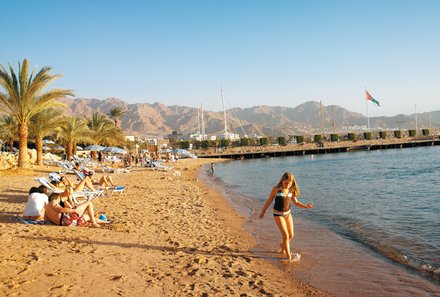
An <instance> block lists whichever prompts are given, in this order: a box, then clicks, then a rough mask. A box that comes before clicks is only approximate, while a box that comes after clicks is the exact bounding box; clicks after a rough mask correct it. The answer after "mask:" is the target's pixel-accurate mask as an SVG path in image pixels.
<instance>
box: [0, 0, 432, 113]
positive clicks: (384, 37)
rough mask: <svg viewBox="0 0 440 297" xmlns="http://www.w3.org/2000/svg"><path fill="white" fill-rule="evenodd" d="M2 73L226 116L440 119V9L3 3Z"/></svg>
mask: <svg viewBox="0 0 440 297" xmlns="http://www.w3.org/2000/svg"><path fill="white" fill-rule="evenodd" d="M0 28H1V30H0V36H1V43H0V64H2V65H7V63H11V64H12V65H13V66H14V67H17V65H18V61H21V60H23V59H24V58H28V59H29V60H30V62H31V66H32V67H35V66H37V67H39V68H41V67H43V66H50V67H52V68H53V72H54V73H61V74H63V78H61V79H60V80H58V81H57V82H56V83H55V84H54V86H57V87H64V88H68V89H73V90H74V91H75V94H76V96H77V97H82V98H97V99H106V98H108V97H118V98H120V99H122V100H124V101H126V102H128V103H141V102H143V103H153V102H156V101H159V102H161V103H164V104H166V105H183V106H192V107H195V106H199V105H200V103H202V102H203V105H204V108H205V109H207V110H214V111H218V110H221V108H222V105H221V97H220V87H223V89H224V94H225V105H226V108H231V107H251V106H255V105H270V106H279V105H282V106H289V107H295V106H297V105H299V104H301V103H303V102H306V101H309V100H317V101H319V100H322V102H323V104H324V105H326V106H327V105H333V104H336V105H339V106H342V107H345V108H347V109H349V110H351V111H355V112H360V113H363V114H366V106H365V95H364V94H365V87H366V88H367V89H368V91H369V92H370V94H371V95H372V96H373V97H374V98H375V99H376V100H378V101H379V102H380V103H381V107H380V108H378V107H376V106H375V105H373V104H371V103H370V104H369V106H368V110H369V115H370V116H382V115H383V116H391V115H396V114H399V113H403V114H412V113H414V110H415V104H417V112H425V111H433V110H440V89H439V87H440V1H438V0H432V1H430V0H419V1H416V0H369V1H338V0H321V1H319V0H303V1H295V0H288V1H278V0H270V1H269V0H262V1H260V0H236V1H228V0H217V1H215V0H201V1H191V0H181V1H167V0H161V1H157V0H156V1H129V0H127V1H122V0H115V1H111V0H102V1H94V0H63V1H60V0H39V1H33V0H26V1H24V0H0Z"/></svg>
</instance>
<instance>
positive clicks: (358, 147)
mask: <svg viewBox="0 0 440 297" xmlns="http://www.w3.org/2000/svg"><path fill="white" fill-rule="evenodd" d="M337 144H338V143H336V144H335V143H325V144H324V147H317V146H316V144H314V143H313V144H310V143H309V144H305V145H301V144H297V145H294V146H285V147H283V146H280V147H277V148H274V147H273V146H271V147H267V148H261V147H258V149H257V148H255V150H250V149H249V148H247V149H246V150H240V151H237V150H233V149H231V150H225V151H223V152H208V153H202V152H199V153H197V157H198V158H216V159H236V160H243V159H258V158H271V157H289V156H302V155H320V154H332V153H346V152H353V151H368V150H370V151H373V150H386V149H403V148H413V147H422V146H434V145H440V139H428V140H427V139H423V140H406V141H405V140H404V141H392V142H377V141H369V142H363V143H357V142H344V143H341V145H337ZM326 145H328V146H326Z"/></svg>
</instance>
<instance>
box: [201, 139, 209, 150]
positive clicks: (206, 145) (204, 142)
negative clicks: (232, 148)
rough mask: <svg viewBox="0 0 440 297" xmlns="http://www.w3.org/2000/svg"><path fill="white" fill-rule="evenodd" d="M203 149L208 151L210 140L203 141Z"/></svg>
mask: <svg viewBox="0 0 440 297" xmlns="http://www.w3.org/2000/svg"><path fill="white" fill-rule="evenodd" d="M200 146H201V148H202V149H205V150H206V149H208V148H209V140H202V143H201V144H200Z"/></svg>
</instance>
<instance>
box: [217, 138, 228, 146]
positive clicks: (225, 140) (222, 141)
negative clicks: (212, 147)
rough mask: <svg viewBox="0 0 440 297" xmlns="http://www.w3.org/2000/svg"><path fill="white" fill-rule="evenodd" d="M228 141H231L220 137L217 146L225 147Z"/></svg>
mask: <svg viewBox="0 0 440 297" xmlns="http://www.w3.org/2000/svg"><path fill="white" fill-rule="evenodd" d="M230 143H231V141H230V140H229V139H225V138H222V139H220V141H219V144H218V146H219V147H224V148H227V147H229V145H230Z"/></svg>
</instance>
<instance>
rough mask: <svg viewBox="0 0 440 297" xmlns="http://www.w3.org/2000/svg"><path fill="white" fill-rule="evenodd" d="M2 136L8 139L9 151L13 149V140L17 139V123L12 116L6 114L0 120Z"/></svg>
mask: <svg viewBox="0 0 440 297" xmlns="http://www.w3.org/2000/svg"><path fill="white" fill-rule="evenodd" d="M0 129H1V131H2V137H5V139H8V143H9V151H10V152H12V151H13V149H12V148H13V146H14V140H18V138H19V136H18V123H17V121H16V120H15V118H14V117H11V116H6V117H4V118H3V119H2V120H1V122H0Z"/></svg>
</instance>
